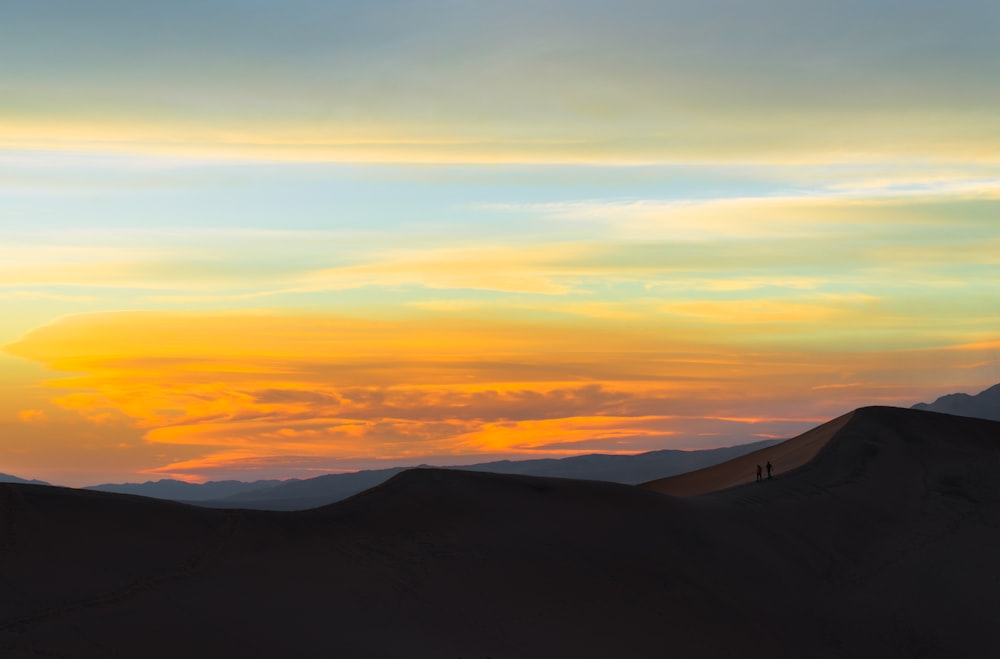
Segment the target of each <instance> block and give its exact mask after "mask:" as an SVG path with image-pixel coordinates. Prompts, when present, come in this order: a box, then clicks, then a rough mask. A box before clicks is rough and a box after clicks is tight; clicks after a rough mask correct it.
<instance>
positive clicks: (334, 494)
mask: <svg viewBox="0 0 1000 659" xmlns="http://www.w3.org/2000/svg"><path fill="white" fill-rule="evenodd" d="M775 443H777V441H776V440H763V441H758V442H752V443H750V444H740V445H738V446H727V447H724V448H715V449H702V450H696V451H676V450H662V451H649V452H647V453H639V454H637V455H602V454H590V455H578V456H574V457H570V458H556V459H539V460H500V461H497V462H483V463H480V464H474V465H468V466H458V467H448V469H462V470H472V471H488V472H492V473H498V474H521V475H524V476H546V477H555V478H581V479H584V480H598V481H611V482H614V483H627V484H629V485H637V484H639V483H642V482H644V481H648V480H650V479H653V478H660V477H663V476H669V475H672V474H680V473H683V472H686V471H691V470H694V469H701V468H702V467H707V466H709V465H714V464H718V463H720V462H725V461H726V460H729V459H731V458H734V457H736V456H739V455H743V454H744V453H749V452H750V451H755V450H757V449H760V448H763V447H765V446H770V445H772V444H775ZM423 466H427V465H423ZM406 469H407V467H391V468H388V469H370V470H364V471H357V472H350V473H345V474H326V475H324V476H316V477H315V478H308V479H305V480H298V479H291V480H287V481H256V482H254V483H243V482H240V481H214V482H208V483H202V484H193V483H184V482H181V481H176V480H161V481H156V482H146V483H120V484H106V485H95V486H93V487H89V488H87V489H89V490H100V491H102V492H117V493H119V494H138V495H141V496H147V497H155V498H157V499H170V500H173V501H183V502H185V503H196V504H198V505H202V506H209V507H212V508H252V509H255V510H307V509H309V508H318V507H319V506H325V505H327V504H330V503H334V502H336V501H341V500H343V499H346V498H348V497H351V496H354V495H355V494H357V493H359V492H363V491H365V490H367V489H369V488H372V487H375V486H376V485H381V484H382V483H384V482H385V481H387V480H389V479H390V478H392V477H393V476H395V475H396V474H398V473H400V472H402V471H406Z"/></svg>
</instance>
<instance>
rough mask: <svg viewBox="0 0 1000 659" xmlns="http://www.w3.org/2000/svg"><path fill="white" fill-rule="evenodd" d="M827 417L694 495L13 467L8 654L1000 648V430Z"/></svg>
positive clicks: (903, 413) (2, 643) (517, 484)
mask: <svg viewBox="0 0 1000 659" xmlns="http://www.w3.org/2000/svg"><path fill="white" fill-rule="evenodd" d="M832 423H833V425H830V424H828V425H827V426H824V427H821V428H819V429H817V430H816V431H813V434H812V435H809V433H807V434H806V435H803V437H802V438H797V439H796V440H792V442H796V441H797V442H798V444H792V446H791V447H789V448H787V449H786V452H785V453H781V452H778V453H775V454H774V456H776V457H775V458H774V459H773V460H772V462H775V464H778V465H779V466H782V465H784V469H783V470H782V471H779V474H778V477H777V478H776V479H775V480H773V481H769V482H765V483H762V484H756V483H753V482H744V481H745V480H746V476H745V475H739V474H742V473H743V467H745V465H743V466H739V468H737V467H732V469H731V471H727V470H726V469H724V468H723V466H720V467H718V468H717V469H718V470H717V471H716V472H715V473H716V476H714V477H713V478H715V479H716V480H714V481H711V479H708V478H707V477H705V476H704V475H702V476H700V477H699V479H700V480H697V481H690V482H695V483H700V484H699V485H697V487H695V486H693V485H691V486H685V487H688V488H689V489H687V490H685V493H686V494H693V493H695V492H700V493H701V494H700V495H699V496H688V497H686V498H678V497H673V496H667V495H664V494H662V493H660V492H657V491H654V490H652V489H648V488H640V487H632V486H625V485H615V484H610V483H598V482H588V481H575V480H565V479H542V478H532V477H526V476H504V475H497V474H483V473H475V472H459V471H446V470H413V471H408V472H404V473H403V474H400V475H399V476H397V477H396V478H394V479H393V480H392V481H390V482H388V483H386V484H384V485H382V486H380V487H377V488H375V489H373V490H370V491H368V492H365V493H363V494H361V495H358V496H356V497H353V498H352V499H349V500H347V501H344V502H341V503H338V504H334V505H331V506H327V507H325V508H320V509H316V510H312V511H305V512H293V513H268V512H263V511H241V510H209V509H203V508H194V507H187V506H183V505H180V504H171V503H168V502H164V501H156V500H151V499H143V498H139V497H130V496H124V495H110V494H102V493H95V492H83V491H77V490H65V489H60V488H51V487H42V486H30V485H4V486H0V512H2V519H0V550H2V552H3V553H2V556H3V562H2V563H0V584H2V587H3V589H4V590H3V592H4V597H3V598H2V600H0V656H3V657H12V658H19V657H39V656H50V657H51V656H55V657H177V656H199V657H230V656H232V657H319V656H324V657H327V656H329V657H333V656H336V657H351V658H365V657H386V658H389V657H428V658H430V657H435V658H441V657H445V658H448V657H450V658H458V657H463V658H465V659H472V658H479V659H485V658H486V657H491V658H492V659H507V658H520V657H524V658H528V657H538V658H545V659H551V658H560V657H573V658H578V657H593V658H606V657H628V658H644V657H664V656H670V657H694V658H697V657H705V658H707V657H917V656H927V657H939V656H948V657H972V656H996V655H998V654H1000V632H997V631H995V628H994V618H995V613H996V611H998V610H1000V589H998V588H997V584H998V583H1000V561H997V560H996V558H995V548H996V547H998V546H1000V479H998V478H997V474H998V473H1000V423H996V422H989V421H980V420H976V419H965V418H959V417H952V416H948V415H941V414H933V413H927V412H919V411H913V410H901V409H893V408H864V409H861V410H857V411H856V412H854V413H853V414H851V415H848V416H847V417H841V418H840V419H837V420H835V422H832ZM807 435H808V436H809V437H808V438H807V439H803V438H805V437H807ZM799 440H801V441H799ZM806 445H808V446H806ZM814 447H815V450H814ZM774 448H775V449H779V448H780V446H777V447H774ZM768 450H770V449H768ZM810 451H812V454H811V456H809V452H810ZM779 456H780V457H779ZM795 456H798V457H795ZM803 456H807V457H803ZM754 460H756V458H755V459H754ZM779 460H780V461H779ZM793 460H802V464H801V465H800V466H799V467H798V468H796V469H791V468H789V465H791V464H794V462H793ZM754 464H756V462H754ZM737 472H739V474H738V473H737ZM725 474H731V475H729V476H726V475H725ZM734 478H735V479H736V480H735V481H734V480H733V479H734ZM752 478H753V475H752V472H751V475H750V479H751V480H752ZM710 481H711V482H710ZM657 487H659V486H657Z"/></svg>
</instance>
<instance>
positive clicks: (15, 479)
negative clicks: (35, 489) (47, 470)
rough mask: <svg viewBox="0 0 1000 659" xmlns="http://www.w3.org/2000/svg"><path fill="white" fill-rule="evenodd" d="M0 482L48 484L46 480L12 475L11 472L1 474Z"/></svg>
mask: <svg viewBox="0 0 1000 659" xmlns="http://www.w3.org/2000/svg"><path fill="white" fill-rule="evenodd" d="M0 483H30V484H33V485H48V483H46V482H45V481H38V480H34V479H30V480H29V479H25V478H18V477H17V476H11V475H10V474H0Z"/></svg>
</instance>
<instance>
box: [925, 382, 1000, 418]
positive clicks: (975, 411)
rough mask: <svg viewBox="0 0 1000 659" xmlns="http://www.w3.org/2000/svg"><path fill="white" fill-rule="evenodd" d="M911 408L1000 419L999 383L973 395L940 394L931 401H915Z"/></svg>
mask: <svg viewBox="0 0 1000 659" xmlns="http://www.w3.org/2000/svg"><path fill="white" fill-rule="evenodd" d="M913 409H915V410H926V411H928V412H942V413H944V414H957V415H959V416H972V417H976V418H979V419H992V420H993V421H1000V384H995V385H993V386H992V387H990V388H989V389H984V390H983V391H980V392H979V393H978V394H976V395H974V396H970V395H969V394H948V395H946V396H941V397H940V398H938V399H937V400H935V401H934V402H933V403H917V404H916V405H914V406H913Z"/></svg>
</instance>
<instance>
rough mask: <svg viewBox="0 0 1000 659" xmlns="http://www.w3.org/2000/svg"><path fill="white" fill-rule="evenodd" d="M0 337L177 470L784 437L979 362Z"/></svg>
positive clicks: (463, 344)
mask: <svg viewBox="0 0 1000 659" xmlns="http://www.w3.org/2000/svg"><path fill="white" fill-rule="evenodd" d="M713 312H714V310H713ZM727 313H728V312H727ZM765 313H769V312H765ZM775 313H777V314H778V315H779V316H782V317H783V316H784V315H785V314H786V310H784V309H780V310H776V311H775ZM788 313H791V314H793V315H794V314H795V313H797V312H796V311H795V310H788ZM796 317H797V316H796ZM986 349H988V347H987V348H986ZM8 350H9V351H10V352H12V353H14V354H16V355H19V356H21V357H24V358H28V359H31V360H33V361H36V362H40V363H42V364H44V365H45V366H47V367H48V368H50V369H53V370H55V371H62V372H64V373H65V374H66V375H65V376H64V377H62V378H60V379H53V380H50V381H49V382H48V383H47V385H48V388H49V390H52V391H53V392H54V395H53V397H52V399H51V402H54V403H55V405H56V406H57V407H55V408H54V409H57V410H61V411H62V413H63V414H67V413H72V414H75V415H76V416H77V418H79V419H80V420H81V421H82V422H84V425H82V426H80V427H79V428H78V430H77V431H75V432H77V435H75V436H76V437H78V438H81V439H80V440H79V441H80V442H81V443H83V442H85V441H86V442H91V441H96V440H91V439H83V438H85V437H91V438H99V437H101V434H102V433H109V436H111V435H114V434H116V433H117V434H121V433H122V432H124V429H130V430H131V431H132V432H133V436H134V434H135V432H139V433H141V435H142V439H143V442H144V447H145V448H144V452H143V453H142V454H141V455H143V456H144V457H143V459H144V460H145V461H146V462H145V465H144V466H143V467H142V471H145V472H147V473H158V474H172V475H176V476H182V477H185V478H191V477H194V478H207V477H212V475H213V474H215V475H217V474H222V473H225V474H228V475H230V476H231V475H232V474H233V473H234V471H238V470H240V469H245V470H247V471H253V472H257V474H258V475H265V474H266V475H271V476H273V475H283V476H289V475H293V474H294V473H300V472H301V473H303V474H307V473H311V472H310V470H312V469H319V468H325V469H336V468H342V467H343V466H344V465H345V464H348V463H350V464H352V465H356V466H364V465H365V464H368V465H372V464H376V463H378V464H384V461H386V460H396V461H401V462H406V461H409V462H413V461H424V462H435V461H440V460H448V461H450V462H451V463H454V462H455V461H456V460H460V459H464V460H465V461H466V462H473V461H480V460H481V459H482V458H483V456H493V457H499V456H507V457H514V456H518V455H520V456H524V455H532V456H538V455H552V456H563V455H572V454H579V453H588V452H594V451H605V452H621V453H634V452H640V451H646V450H652V449H656V448H666V447H673V448H696V447H707V446H718V445H723V444H733V443H739V442H741V441H749V440H751V439H754V438H756V437H760V436H767V437H772V436H790V435H794V434H796V433H797V432H799V431H801V430H804V429H805V428H807V427H809V426H810V425H813V424H815V423H817V422H820V421H823V420H826V419H828V418H831V417H833V416H836V415H837V414H840V413H842V412H844V411H847V410H848V409H851V408H853V407H857V406H859V405H865V404H872V403H879V402H882V403H888V404H912V403H913V402H916V401H917V400H921V399H922V398H925V397H926V396H924V395H923V392H922V390H919V389H916V388H907V387H900V386H898V385H893V384H891V383H892V382H896V381H899V380H900V379H901V378H900V377H899V376H898V373H897V372H895V371H892V369H898V368H899V367H900V365H901V364H902V365H905V367H906V368H908V369H920V368H926V369H931V368H940V367H941V366H942V364H943V363H944V362H945V361H946V360H947V359H948V358H949V355H950V356H951V358H952V360H954V359H955V357H959V358H961V359H967V358H971V357H975V358H982V357H983V355H979V354H971V355H970V354H969V352H968V351H954V350H936V351H933V350H923V351H910V352H907V353H902V352H898V353H880V354H872V353H864V352H848V351H843V350H840V351H836V350H832V349H831V350H827V351H813V352H804V351H793V350H788V349H786V350H776V349H767V350H765V349H758V350H753V351H751V350H747V349H746V348H745V347H742V346H740V345H739V344H738V343H730V344H726V343H724V342H722V341H721V340H720V339H719V337H718V335H715V334H707V333H706V334H705V336H703V337H701V340H700V341H699V340H698V337H696V336H694V335H692V334H686V333H685V332H684V331H672V329H671V326H670V325H666V324H657V323H654V322H647V323H644V324H636V323H632V322H624V321H622V322H616V321H609V320H606V321H603V322H598V321H593V322H589V323H581V322H577V323H575V324H569V323H565V322H562V321H557V320H550V321H545V322H542V321H538V322H533V323H529V322H525V321H521V320H516V319H511V318H490V319H482V318H470V317H460V316H455V315H451V314H440V313H438V314H434V313H430V312H426V313H420V314H414V315H411V316H408V317H405V318H389V317H383V318H368V319H357V318H348V317H336V316H328V315H319V314H291V313H271V312H260V313H239V314H237V313H138V312H133V313H108V314H94V315H81V316H72V317H67V318H64V319H62V320H61V321H59V322H57V323H54V324H52V325H49V326H46V327H43V328H40V329H38V330H35V331H34V332H31V333H30V334H28V335H27V336H25V337H24V338H23V339H22V340H21V341H19V342H17V343H15V344H13V345H12V346H9V347H8ZM897 362H898V363H897ZM923 379H925V380H926V377H925V378H923ZM816 390H822V391H823V392H824V394H825V395H828V396H829V398H825V399H820V398H816V394H815V391H816ZM37 411H38V410H36V409H35V408H32V409H30V410H25V411H24V412H22V414H21V420H22V421H24V422H29V423H36V422H38V421H40V420H42V419H44V418H45V417H44V415H41V414H36V413H35V412H37ZM84 429H86V430H84ZM102 429H104V430H102ZM130 441H132V443H131V444H129V445H130V446H136V444H135V443H134V440H130ZM118 443H119V442H115V444H116V445H117V444H118ZM93 446H94V450H95V451H96V450H98V448H99V447H98V444H94V445H93ZM101 446H103V444H101ZM139 455H140V453H137V452H135V451H133V457H135V456H139ZM281 469H285V470H291V471H285V472H281V473H276V471H275V470H281Z"/></svg>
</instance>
